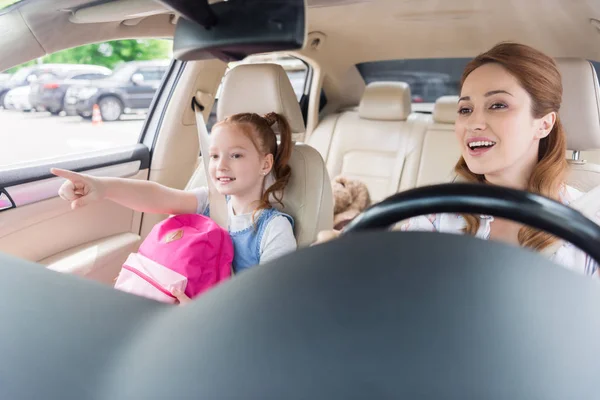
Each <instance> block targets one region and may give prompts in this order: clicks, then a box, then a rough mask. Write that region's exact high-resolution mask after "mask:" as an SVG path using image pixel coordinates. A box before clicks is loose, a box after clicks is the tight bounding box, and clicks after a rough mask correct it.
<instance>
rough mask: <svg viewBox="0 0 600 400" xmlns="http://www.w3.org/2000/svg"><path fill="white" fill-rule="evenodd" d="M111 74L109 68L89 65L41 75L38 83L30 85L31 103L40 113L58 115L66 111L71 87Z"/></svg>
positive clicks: (70, 67) (74, 66)
mask: <svg viewBox="0 0 600 400" xmlns="http://www.w3.org/2000/svg"><path fill="white" fill-rule="evenodd" d="M111 73H112V71H111V70H110V69H109V68H106V67H102V66H99V65H87V64H78V65H73V66H69V67H65V68H63V69H57V70H55V71H53V72H52V73H49V74H45V75H41V76H40V77H39V79H38V80H37V81H35V82H34V83H32V84H30V86H31V92H30V94H29V102H30V103H31V106H32V107H33V108H35V109H37V110H39V111H43V110H45V111H50V113H51V114H53V115H58V114H60V112H61V111H63V109H64V99H65V94H66V92H67V89H68V88H69V87H71V86H72V85H81V84H84V83H85V82H84V81H89V80H92V79H100V78H104V77H107V76H109V75H110V74H111Z"/></svg>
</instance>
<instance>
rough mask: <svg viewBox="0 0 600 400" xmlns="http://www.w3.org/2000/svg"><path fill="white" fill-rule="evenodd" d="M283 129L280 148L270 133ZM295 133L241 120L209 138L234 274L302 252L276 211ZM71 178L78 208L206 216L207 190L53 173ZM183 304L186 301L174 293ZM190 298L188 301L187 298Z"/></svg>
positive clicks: (270, 118) (282, 124)
mask: <svg viewBox="0 0 600 400" xmlns="http://www.w3.org/2000/svg"><path fill="white" fill-rule="evenodd" d="M274 124H277V126H278V127H279V131H280V136H281V143H280V144H279V145H278V144H277V137H276V134H275V132H274V130H273V128H272V126H273V125H274ZM291 152H292V134H291V129H290V126H289V124H288V122H287V120H286V119H285V117H283V116H282V115H279V114H276V113H270V114H267V115H265V116H260V115H258V114H250V113H244V114H237V115H233V116H231V117H228V118H226V119H225V120H223V121H221V122H219V123H217V124H216V125H215V126H214V127H213V129H212V133H211V135H210V149H209V154H208V156H209V157H210V161H209V171H208V175H209V177H210V179H211V180H212V181H213V183H214V184H215V187H216V189H217V191H218V192H219V193H220V194H222V195H226V198H227V207H228V214H229V221H228V222H229V231H230V234H231V237H232V240H233V245H234V259H233V268H234V271H235V272H240V271H243V270H245V269H247V268H249V267H251V266H254V265H256V264H259V263H264V262H266V261H269V260H272V259H274V258H277V257H279V256H282V255H284V254H286V253H289V252H291V251H294V250H295V249H296V239H295V237H294V232H293V220H292V218H291V217H290V216H289V215H286V214H284V213H281V212H279V211H277V210H276V209H275V208H273V206H272V204H271V202H270V198H271V197H273V198H274V199H275V201H277V202H279V203H280V204H281V197H280V196H281V194H282V193H283V190H284V189H285V187H286V185H287V183H288V181H289V179H290V176H291V173H292V171H291V168H290V166H289V165H288V162H289V159H290V156H291ZM51 172H52V173H53V174H55V175H57V176H60V177H63V178H66V179H67V181H66V182H65V183H64V184H63V185H62V186H61V188H60V190H59V195H60V197H61V198H63V199H65V200H68V201H70V202H71V207H72V208H73V209H75V208H77V207H81V206H84V205H86V204H89V203H90V202H92V201H96V200H100V199H109V200H112V201H114V202H116V203H119V204H121V205H124V206H126V207H129V208H132V209H134V210H136V211H141V212H150V213H159V214H192V213H200V214H205V215H208V206H209V204H208V188H205V187H203V188H199V189H195V190H191V191H183V190H177V189H172V188H169V187H166V186H163V185H160V184H158V183H155V182H151V181H139V180H134V179H123V178H104V177H103V178H99V177H93V176H90V175H84V174H79V173H75V172H72V171H66V170H61V169H56V168H53V169H52V170H51ZM175 295H177V297H179V298H180V301H181V300H187V299H185V298H184V297H181V294H175ZM183 296H185V295H183Z"/></svg>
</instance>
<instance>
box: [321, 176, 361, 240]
mask: <svg viewBox="0 0 600 400" xmlns="http://www.w3.org/2000/svg"><path fill="white" fill-rule="evenodd" d="M331 184H332V188H333V202H334V203H333V229H331V230H327V231H321V232H319V234H318V235H317V241H316V242H315V243H313V244H314V245H316V244H319V243H325V242H328V241H330V240H332V239H335V238H337V237H338V236H340V233H341V230H342V229H343V228H344V227H345V226H346V225H347V224H348V223H349V222H350V221H352V220H353V219H354V218H356V216H357V215H358V214H360V213H361V212H362V211H363V210H365V209H366V208H367V207H369V206H370V205H371V196H369V190H368V189H367V185H365V184H364V183H363V182H361V181H359V180H356V179H350V178H346V177H345V176H336V177H335V178H334V179H333V180H332V181H331Z"/></svg>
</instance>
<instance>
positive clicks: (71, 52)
mask: <svg viewBox="0 0 600 400" xmlns="http://www.w3.org/2000/svg"><path fill="white" fill-rule="evenodd" d="M2 1H3V0H0V2H2ZM172 46H173V44H172V42H171V40H159V39H129V40H115V41H111V42H104V43H94V44H88V45H84V46H79V47H74V48H72V49H67V50H62V51H59V52H57V53H53V54H49V55H47V56H44V57H42V58H40V59H39V60H33V61H29V62H27V63H25V64H21V65H19V66H16V67H13V68H11V69H9V70H8V71H7V72H10V73H14V72H15V71H17V70H18V69H20V68H22V67H25V66H29V65H33V64H38V63H39V64H95V65H102V66H105V67H108V68H111V69H113V68H114V67H115V66H116V65H118V64H119V63H121V62H127V61H142V60H156V59H168V58H171V57H172V53H171V51H172V50H171V48H172Z"/></svg>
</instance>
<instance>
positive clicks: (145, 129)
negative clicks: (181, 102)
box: [0, 61, 184, 284]
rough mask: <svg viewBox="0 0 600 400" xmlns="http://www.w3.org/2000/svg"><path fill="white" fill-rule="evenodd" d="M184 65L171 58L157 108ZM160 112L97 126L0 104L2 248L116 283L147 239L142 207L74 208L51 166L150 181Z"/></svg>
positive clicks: (108, 204)
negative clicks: (61, 194)
mask: <svg viewBox="0 0 600 400" xmlns="http://www.w3.org/2000/svg"><path fill="white" fill-rule="evenodd" d="M183 65H184V64H183V63H181V62H178V61H172V62H171V64H170V66H169V67H168V72H167V79H166V80H165V81H164V82H163V85H162V86H161V87H160V88H159V90H158V91H157V93H159V94H162V97H161V99H162V100H161V99H157V100H156V101H155V103H153V104H155V105H156V107H158V108H160V107H163V108H164V101H166V100H164V99H166V98H167V97H168V95H169V91H170V90H173V88H174V87H175V85H174V82H175V81H176V79H177V73H178V71H179V69H181V68H182V67H183ZM161 101H162V103H161ZM159 119H160V113H156V114H152V113H150V115H149V116H148V117H146V119H143V118H138V119H132V120H127V121H119V122H115V123H104V124H101V125H95V124H92V123H91V122H90V121H86V120H84V119H81V118H80V117H64V118H53V117H51V116H50V114H49V113H35V114H31V113H28V114H25V113H14V112H9V111H5V110H0V125H1V126H2V129H1V130H0V140H1V141H2V145H1V146H0V252H3V253H8V254H10V255H13V256H15V257H19V258H23V259H27V260H30V261H34V262H38V263H40V264H43V265H46V266H48V268H50V269H53V270H56V271H60V272H65V273H74V274H78V275H81V276H86V277H88V278H91V279H94V280H97V281H99V282H103V283H106V284H110V283H112V281H113V280H114V278H115V277H116V274H117V273H118V270H119V268H120V266H121V265H122V262H123V261H124V260H125V258H126V257H127V255H128V254H129V253H131V252H132V251H135V250H136V249H137V246H138V245H139V243H140V240H141V236H142V235H143V233H142V232H141V230H142V214H141V213H139V212H134V211H132V210H130V209H128V208H125V207H123V206H120V205H118V204H116V203H114V202H111V201H108V200H103V201H98V202H96V203H94V204H91V205H89V206H86V207H83V208H80V209H76V210H71V208H70V205H69V203H68V202H66V201H64V200H62V199H60V198H59V197H58V196H57V194H58V189H59V187H60V185H61V184H62V183H63V182H64V180H63V179H61V178H57V177H55V176H53V175H51V174H50V172H49V171H50V168H52V167H58V168H65V169H70V170H75V171H82V172H84V173H87V174H92V175H102V176H112V177H126V178H129V179H139V180H148V179H149V167H150V162H151V152H150V149H152V148H153V145H154V143H155V140H156V136H157V132H158V130H159V127H160V123H159V122H158V120H159ZM16 133H18V134H16Z"/></svg>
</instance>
